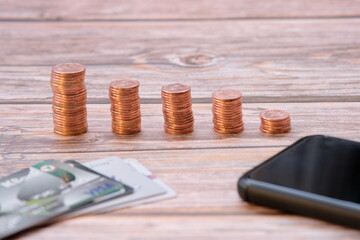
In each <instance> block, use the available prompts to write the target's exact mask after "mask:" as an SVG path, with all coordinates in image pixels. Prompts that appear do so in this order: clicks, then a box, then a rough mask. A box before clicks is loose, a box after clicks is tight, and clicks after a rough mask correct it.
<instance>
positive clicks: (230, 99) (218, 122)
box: [212, 89, 244, 134]
mask: <svg viewBox="0 0 360 240" xmlns="http://www.w3.org/2000/svg"><path fill="white" fill-rule="evenodd" d="M212 101H213V105H212V111H213V123H214V130H215V131H216V132H218V133H225V134H227V133H239V132H241V131H242V130H243V129H244V123H243V120H242V95H241V92H239V91H236V90H229V89H224V90H217V91H215V92H214V93H213V94H212Z"/></svg>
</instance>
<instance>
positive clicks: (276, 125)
mask: <svg viewBox="0 0 360 240" xmlns="http://www.w3.org/2000/svg"><path fill="white" fill-rule="evenodd" d="M260 120H261V125H260V130H261V131H262V132H263V133H270V134H277V133H286V132H288V131H289V130H290V128H291V121H290V114H289V113H288V112H286V111H284V110H280V109H267V110H264V111H262V112H261V113H260Z"/></svg>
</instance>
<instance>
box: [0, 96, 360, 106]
mask: <svg viewBox="0 0 360 240" xmlns="http://www.w3.org/2000/svg"><path fill="white" fill-rule="evenodd" d="M192 102H193V103H201V104H211V103H212V99H211V98H193V99H192ZM321 102H335V103H338V102H360V96H344V97H343V96H334V97H324V96H311V97H302V96H298V97H291V98H289V97H286V98H283V97H244V100H243V103H321ZM51 103H52V100H51V99H45V100H43V99H29V100H24V99H11V100H9V99H6V100H1V99H0V105H2V104H14V105H21V104H51ZM87 104H110V100H109V99H107V98H106V99H104V98H97V99H89V98H88V102H87ZM141 104H162V101H161V99H159V98H141Z"/></svg>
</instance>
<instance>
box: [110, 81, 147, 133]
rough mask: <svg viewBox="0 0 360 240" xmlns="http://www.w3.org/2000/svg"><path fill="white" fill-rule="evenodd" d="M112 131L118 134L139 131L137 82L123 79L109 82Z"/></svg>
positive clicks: (139, 114)
mask: <svg viewBox="0 0 360 240" xmlns="http://www.w3.org/2000/svg"><path fill="white" fill-rule="evenodd" d="M109 97H110V101H111V109H110V111H111V116H112V131H113V132H114V133H116V134H120V135H128V134H134V133H138V132H140V131H141V113H140V97H139V82H138V81H136V80H130V79H123V80H117V81H113V82H111V83H110V87H109Z"/></svg>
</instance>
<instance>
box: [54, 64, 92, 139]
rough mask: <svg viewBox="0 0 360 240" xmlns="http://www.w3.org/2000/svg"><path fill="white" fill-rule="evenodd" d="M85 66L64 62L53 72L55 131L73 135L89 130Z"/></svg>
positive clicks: (55, 67)
mask: <svg viewBox="0 0 360 240" xmlns="http://www.w3.org/2000/svg"><path fill="white" fill-rule="evenodd" d="M84 80H85V66H83V65H81V64H79V63H62V64H58V65H56V66H54V67H53V68H52V72H51V88H52V90H53V106H52V108H53V120H54V132H55V133H57V134H60V135H65V136H73V135H79V134H82V133H85V132H87V114H86V87H85V84H84Z"/></svg>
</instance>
